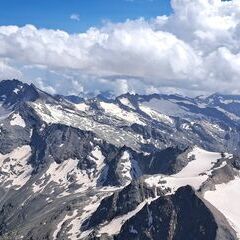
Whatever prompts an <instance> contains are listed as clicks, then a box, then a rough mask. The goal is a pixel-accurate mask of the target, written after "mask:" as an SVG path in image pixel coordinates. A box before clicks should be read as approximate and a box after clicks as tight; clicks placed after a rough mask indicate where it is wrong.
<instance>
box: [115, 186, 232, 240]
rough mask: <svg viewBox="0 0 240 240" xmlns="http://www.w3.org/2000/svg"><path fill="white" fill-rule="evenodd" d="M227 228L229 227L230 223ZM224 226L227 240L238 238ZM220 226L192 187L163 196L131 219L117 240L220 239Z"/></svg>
mask: <svg viewBox="0 0 240 240" xmlns="http://www.w3.org/2000/svg"><path fill="white" fill-rule="evenodd" d="M226 226H228V224H227V223H226ZM226 226H224V227H225V228H224V231H225V232H227V236H228V238H227V239H236V235H234V232H233V231H232V229H231V228H230V227H229V228H227V227H226ZM218 228H222V226H218V224H217V223H216V221H215V217H214V215H213V214H212V212H211V211H210V210H209V209H208V208H207V207H206V205H205V204H204V202H203V201H202V200H201V199H199V197H198V196H197V195H196V194H195V192H194V191H193V189H192V188H191V187H189V186H186V187H182V188H180V189H178V191H177V192H176V193H175V194H174V195H172V196H166V197H160V198H159V199H157V200H155V201H153V202H152V203H151V204H149V205H146V206H145V207H144V208H143V209H142V210H141V211H140V212H139V213H138V214H136V215H135V216H134V217H133V218H131V219H130V220H128V221H127V222H126V223H125V224H124V225H123V227H122V229H121V232H120V233H119V234H118V235H117V236H116V239H118V240H121V239H134V240H135V239H136V240H140V239H151V240H153V239H166V240H167V239H176V240H182V239H189V240H190V239H202V240H203V239H204V240H205V239H209V240H210V239H216V237H217V231H218Z"/></svg>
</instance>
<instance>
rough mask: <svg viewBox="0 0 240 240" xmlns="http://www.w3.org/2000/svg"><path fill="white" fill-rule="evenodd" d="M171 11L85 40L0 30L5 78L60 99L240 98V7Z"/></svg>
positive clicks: (177, 4) (235, 2)
mask: <svg viewBox="0 0 240 240" xmlns="http://www.w3.org/2000/svg"><path fill="white" fill-rule="evenodd" d="M171 4H172V8H173V14H172V15H170V16H159V17H157V18H155V19H151V20H148V21H147V20H145V19H143V18H140V19H136V20H131V21H130V20H127V21H126V22H123V23H117V24H112V23H106V24H105V25H104V26H103V27H102V28H90V29H89V30H88V31H87V32H84V33H80V34H69V33H67V32H64V31H60V30H50V29H37V28H36V27H34V26H32V25H26V26H24V27H17V26H0V46H1V47H0V79H6V78H13V77H15V76H16V78H20V79H22V80H25V81H28V82H34V83H35V84H36V85H38V86H40V87H42V88H44V89H45V90H47V91H49V92H52V93H54V92H58V93H63V94H71V93H78V92H81V91H101V90H112V91H114V92H115V93H116V94H121V93H124V92H127V91H130V92H139V93H151V92H161V91H176V92H180V93H186V94H199V93H204V92H206V93H209V92H216V91H218V92H226V93H240V81H239V78H240V49H239V48H240V1H239V0H232V1H220V0H172V1H171ZM1 66H2V67H1Z"/></svg>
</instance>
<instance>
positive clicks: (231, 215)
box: [204, 177, 240, 239]
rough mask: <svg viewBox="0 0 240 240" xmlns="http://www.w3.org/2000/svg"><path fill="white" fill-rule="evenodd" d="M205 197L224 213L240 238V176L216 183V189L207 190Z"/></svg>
mask: <svg viewBox="0 0 240 240" xmlns="http://www.w3.org/2000/svg"><path fill="white" fill-rule="evenodd" d="M204 198H205V199H206V200H207V201H209V202H210V203H211V204H212V205H213V206H214V207H216V208H217V209H218V210H219V211H220V212H222V213H223V215H224V216H225V217H226V218H227V220H228V221H229V223H230V224H231V226H232V227H233V228H234V229H235V231H236V232H237V234H238V237H239V239H240V208H239V200H240V178H239V177H237V178H236V179H234V180H233V181H230V182H228V183H223V184H218V185H216V190H215V191H207V192H206V193H205V194H204Z"/></svg>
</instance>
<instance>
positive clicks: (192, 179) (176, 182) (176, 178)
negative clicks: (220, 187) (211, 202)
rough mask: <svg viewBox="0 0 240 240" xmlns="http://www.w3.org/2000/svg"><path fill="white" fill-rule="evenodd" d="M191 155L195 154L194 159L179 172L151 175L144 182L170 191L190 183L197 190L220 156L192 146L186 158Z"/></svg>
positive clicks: (172, 191)
mask: <svg viewBox="0 0 240 240" xmlns="http://www.w3.org/2000/svg"><path fill="white" fill-rule="evenodd" d="M192 156H195V158H194V160H192V161H190V162H189V163H188V165H187V166H186V167H185V168H183V169H182V170H181V171H180V172H179V173H177V174H174V175H171V176H165V175H155V176H151V177H149V178H147V179H146V180H145V181H146V183H147V184H148V185H149V186H162V187H163V188H171V193H174V192H175V191H176V190H177V189H178V188H180V187H182V186H186V185H190V186H192V187H193V188H194V189H196V190H198V189H199V187H200V186H201V184H202V183H203V182H205V181H206V180H207V178H208V175H209V174H210V173H211V169H212V167H213V166H214V164H215V163H216V162H217V161H218V159H219V158H221V154H220V153H217V152H208V151H205V150H203V149H201V148H198V147H194V148H193V150H192V151H191V152H190V153H189V154H188V158H190V157H192Z"/></svg>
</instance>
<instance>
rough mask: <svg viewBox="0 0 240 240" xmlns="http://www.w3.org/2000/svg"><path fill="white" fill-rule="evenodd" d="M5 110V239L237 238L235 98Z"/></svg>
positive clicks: (0, 228) (25, 92) (121, 100)
mask: <svg viewBox="0 0 240 240" xmlns="http://www.w3.org/2000/svg"><path fill="white" fill-rule="evenodd" d="M0 103H1V104H0V180H1V181H0V240H20V239H23V240H68V239H69V240H76V239H83V240H95V239H98V240H126V239H127V240H159V239H160V240H198V239H199V240H201V239H204V240H207V239H209V240H213V239H217V240H225V239H226V240H228V239H229V240H231V239H232V240H235V239H240V208H239V204H238V200H239V199H240V178H239V171H240V158H239V150H240V135H239V131H240V96H238V95H223V94H213V95H211V96H207V97H205V96H200V97H195V98H191V97H185V96H180V95H174V94H171V95H167V94H152V95H139V94H129V93H127V94H123V95H121V96H118V97H116V98H113V97H112V96H111V97H110V98H108V97H106V96H105V95H104V94H100V95H98V96H97V97H92V96H91V97H79V96H62V95H50V94H48V93H46V92H44V91H42V90H40V89H38V88H37V87H35V86H34V85H32V84H31V85H29V84H26V83H23V82H21V81H18V80H4V81H1V82H0Z"/></svg>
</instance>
